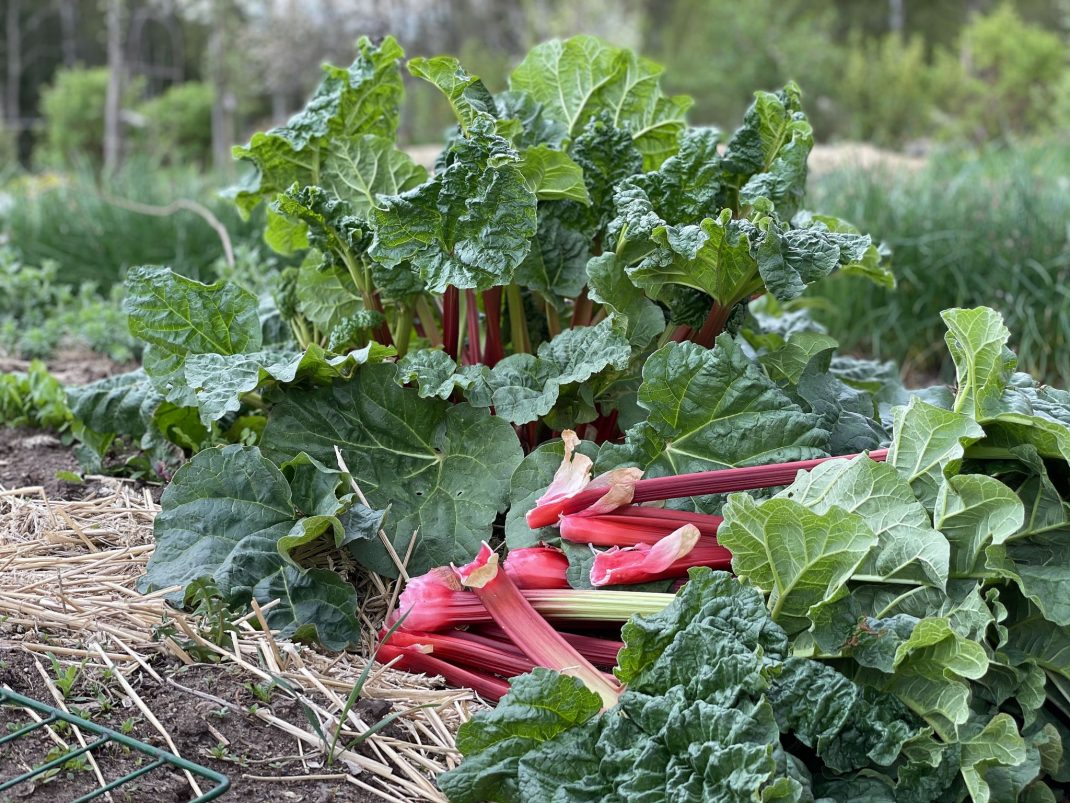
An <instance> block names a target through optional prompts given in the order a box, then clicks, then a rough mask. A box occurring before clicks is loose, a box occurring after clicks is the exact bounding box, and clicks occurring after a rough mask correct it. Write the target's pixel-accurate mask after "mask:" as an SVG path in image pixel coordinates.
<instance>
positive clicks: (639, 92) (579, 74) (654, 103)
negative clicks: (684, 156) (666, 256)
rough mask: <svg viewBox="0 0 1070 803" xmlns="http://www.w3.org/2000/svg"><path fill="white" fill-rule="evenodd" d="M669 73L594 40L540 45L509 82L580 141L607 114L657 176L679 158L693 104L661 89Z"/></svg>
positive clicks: (583, 39) (528, 55) (515, 89)
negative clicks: (589, 124)
mask: <svg viewBox="0 0 1070 803" xmlns="http://www.w3.org/2000/svg"><path fill="white" fill-rule="evenodd" d="M662 71H663V68H662V67H661V66H660V65H657V64H655V63H654V62H652V61H649V60H648V59H644V58H640V57H639V56H636V55H635V54H634V53H632V52H631V51H628V50H624V49H621V48H617V47H614V46H613V45H610V44H608V43H607V42H604V41H602V40H601V39H598V38H597V37H594V36H586V35H581V36H574V37H572V38H570V39H566V40H564V41H561V40H558V39H554V40H551V41H549V42H544V43H543V44H540V45H536V46H535V47H534V48H532V49H531V50H530V51H528V54H527V56H525V58H524V60H523V61H522V62H521V63H520V65H519V66H517V68H516V69H515V70H513V73H512V75H510V76H509V88H510V89H512V90H514V91H522V92H525V93H526V94H528V95H529V96H530V97H532V98H533V99H534V100H535V101H537V102H538V103H540V104H542V106H543V108H544V110H545V113H546V115H547V116H548V117H550V118H551V119H553V120H557V121H559V122H561V123H562V124H563V125H565V126H566V128H567V130H568V134H569V136H573V137H574V136H576V135H577V134H579V132H580V131H581V130H582V129H583V126H584V125H585V124H586V123H587V121H588V120H590V119H591V118H592V117H594V116H596V115H599V114H601V113H606V114H608V116H609V119H611V120H612V123H613V125H614V126H615V127H617V128H623V129H627V130H628V131H630V132H631V135H632V138H633V139H634V140H635V144H636V146H637V147H638V148H639V150H640V151H641V152H642V153H643V168H644V170H654V169H656V168H657V167H658V166H659V165H660V164H661V163H662V162H664V161H665V159H666V158H668V157H669V156H671V155H672V154H673V153H675V152H676V148H677V141H678V139H679V136H680V133H681V132H682V131H683V129H684V126H685V123H684V116H685V114H686V112H687V110H688V108H690V106H691V103H692V101H691V99H690V98H687V97H683V96H675V97H668V96H666V95H664V94H663V93H662V91H661V88H660V87H659V86H658V79H659V78H660V76H661V73H662Z"/></svg>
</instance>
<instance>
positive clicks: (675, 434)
mask: <svg viewBox="0 0 1070 803" xmlns="http://www.w3.org/2000/svg"><path fill="white" fill-rule="evenodd" d="M639 405H640V406H641V407H643V408H644V409H645V410H647V411H648V414H647V419H646V420H645V421H643V422H642V423H640V424H638V425H636V426H634V427H632V428H631V429H629V430H628V432H627V433H626V438H625V442H624V443H623V444H610V443H607V444H605V445H603V446H602V449H601V452H600V453H599V457H598V468H597V470H598V471H604V470H606V469H608V468H614V467H617V466H622V465H629V464H630V465H637V466H639V467H640V468H641V469H643V471H644V473H645V474H646V476H649V477H663V476H668V475H672V474H685V473H688V472H692V471H707V470H712V469H719V468H732V467H734V466H754V465H761V464H763V463H776V462H785V461H789V460H807V459H809V458H813V457H824V456H825V454H826V452H825V451H824V449H825V447H826V445H827V443H828V432H827V431H825V430H823V429H821V428H820V426H819V424H818V417H817V416H814V415H811V414H808V413H804V412H802V410H800V409H799V407H798V406H797V405H795V404H793V403H792V402H791V401H790V400H789V399H788V398H787V396H785V395H784V393H783V391H781V390H780V389H779V388H778V387H777V386H776V385H775V384H774V383H773V382H772V380H770V379H769V377H768V376H766V374H765V372H764V371H762V369H761V368H760V367H758V366H757V365H756V364H755V363H753V362H752V361H751V360H750V359H748V358H747V356H746V354H744V353H743V350H742V349H741V348H740V346H739V345H738V344H737V343H736V341H735V340H733V339H732V337H731V336H729V335H727V334H725V335H721V336H720V337H719V338H717V343H716V345H715V347H714V348H712V349H705V348H702V347H701V346H697V345H695V344H694V343H670V344H669V345H667V346H665V347H663V348H661V349H659V350H658V351H656V352H654V354H652V355H651V356H650V358H649V359H648V360H647V361H646V364H645V365H644V366H643V384H642V385H641V386H640V388H639Z"/></svg>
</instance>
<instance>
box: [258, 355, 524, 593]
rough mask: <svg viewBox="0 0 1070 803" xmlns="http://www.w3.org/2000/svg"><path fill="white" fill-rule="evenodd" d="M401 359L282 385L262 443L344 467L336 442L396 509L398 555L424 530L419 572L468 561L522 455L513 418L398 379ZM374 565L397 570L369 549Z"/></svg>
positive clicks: (378, 497)
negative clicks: (319, 382) (324, 382)
mask: <svg viewBox="0 0 1070 803" xmlns="http://www.w3.org/2000/svg"><path fill="white" fill-rule="evenodd" d="M396 372H397V368H396V366H394V365H390V364H382V365H369V366H365V367H363V368H362V369H361V370H360V371H358V372H357V374H356V375H355V376H354V378H353V379H351V380H350V381H348V382H343V383H336V384H334V385H331V386H329V387H322V388H313V389H309V390H300V389H293V388H285V389H282V390H281V391H280V393H279V400H278V402H277V403H276V404H275V406H274V408H273V409H272V411H271V414H270V416H269V418H268V425H267V428H266V429H265V430H264V436H263V441H262V446H263V449H264V451H265V453H266V454H268V455H269V456H271V457H275V458H277V459H278V460H280V461H281V460H285V459H288V458H290V457H293V456H294V455H295V454H297V453H298V452H302V451H304V452H308V454H309V455H311V456H312V457H314V458H316V459H317V460H319V461H320V462H321V463H323V464H325V465H335V464H337V459H336V457H335V454H334V449H335V446H337V447H338V448H339V449H340V450H341V453H342V456H343V458H344V459H345V462H346V464H347V466H348V467H349V470H350V472H351V473H352V475H353V478H354V479H355V480H356V482H357V484H358V485H359V486H360V488H361V490H362V491H363V492H364V494H365V496H366V497H367V499H368V500H369V502H370V503H371V505H372V506H373V507H376V508H386V507H388V506H389V507H390V515H389V516H388V517H387V519H386V527H385V529H386V533H387V535H388V536H389V537H390V539H391V541H392V542H393V543H394V545H395V548H396V549H397V550H398V552H399V554H404V553H405V551H406V549H407V547H408V544H409V539H410V538H412V537H413V533H414V532H415V531H417V530H418V531H419V533H418V535H417V536H416V542H415V546H414V548H413V553H412V559H411V561H410V562H409V565H408V568H409V571H410V572H411V573H414V574H416V573H419V572H422V571H426V570H427V569H429V568H431V567H432V566H442V565H444V564H447V563H449V562H450V561H456V562H461V561H464V560H467V559H469V558H470V557H471V556H472V555H473V554H474V553H475V551H476V549H477V548H478V547H479V544H480V542H481V541H482V540H483V539H486V538H488V537H489V536H490V528H491V525H492V524H493V523H494V519H495V517H496V516H497V514H498V511H499V510H501V509H502V508H503V507H504V506H505V502H506V500H507V498H508V492H509V477H510V475H511V474H512V472H513V469H515V468H516V466H517V464H518V463H519V462H520V460H521V457H522V454H521V450H520V444H519V442H518V440H517V437H516V433H514V432H513V430H512V427H510V426H509V424H508V423H507V422H506V421H505V420H503V419H501V418H499V417H497V416H491V415H490V414H489V413H487V412H485V411H483V410H476V409H474V408H472V407H469V406H468V405H465V404H459V405H450V404H448V403H447V402H444V401H441V400H439V399H422V398H420V396H419V394H418V393H417V392H416V391H415V390H411V389H405V388H401V387H400V386H399V385H398V384H397V383H396V381H395V376H396ZM358 557H359V559H360V560H362V562H365V563H367V564H368V565H369V566H370V567H371V568H373V569H374V570H375V571H377V572H380V573H384V574H393V573H395V572H396V569H395V568H394V567H393V566H392V564H391V563H390V561H389V559H388V558H387V557H386V555H385V554H384V553H382V552H381V551H373V549H372V547H371V546H369V547H368V549H367V550H365V551H364V552H363V553H361V555H360V556H358Z"/></svg>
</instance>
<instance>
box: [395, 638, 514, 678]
mask: <svg viewBox="0 0 1070 803" xmlns="http://www.w3.org/2000/svg"><path fill="white" fill-rule="evenodd" d="M384 643H385V644H389V645H390V646H392V647H398V648H405V647H416V648H417V649H419V650H420V651H421V652H423V653H424V654H426V655H433V656H435V657H436V658H441V659H442V660H443V661H448V662H449V663H451V664H460V665H461V666H467V667H472V668H475V669H478V670H480V671H482V672H490V673H493V674H495V675H504V676H505V677H509V678H511V677H514V676H516V675H523V674H524V673H525V672H530V671H531V670H532V669H534V668H535V664H533V663H532V662H531V659H530V658H527V657H526V656H524V654H523V653H521V652H519V651H514V650H508V649H503V648H502V645H503V644H505V642H495V641H494V640H493V639H490V638H486V637H485V636H478V635H475V634H470V633H466V632H464V631H463V630H451V631H449V632H446V633H410V632H408V631H405V630H397V631H395V632H394V634H393V635H391V636H390V638H389V639H387V640H386V641H385V642H384Z"/></svg>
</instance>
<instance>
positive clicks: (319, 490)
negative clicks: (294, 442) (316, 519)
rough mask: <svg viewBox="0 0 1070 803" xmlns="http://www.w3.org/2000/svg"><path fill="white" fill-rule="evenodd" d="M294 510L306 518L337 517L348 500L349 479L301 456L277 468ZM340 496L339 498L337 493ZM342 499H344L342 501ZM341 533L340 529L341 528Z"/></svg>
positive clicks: (343, 474)
mask: <svg viewBox="0 0 1070 803" xmlns="http://www.w3.org/2000/svg"><path fill="white" fill-rule="evenodd" d="M279 469H280V470H281V471H282V474H283V476H284V477H286V481H287V482H288V483H289V484H290V493H291V500H292V501H293V504H294V506H295V507H296V508H297V510H299V511H300V512H301V513H304V514H305V515H306V516H341V515H343V514H344V513H345V510H346V508H347V507H348V506H349V502H350V500H351V499H352V490H351V489H350V487H349V477H348V476H347V475H346V474H345V472H343V471H340V470H339V469H337V468H330V467H328V466H325V465H323V463H321V462H320V461H319V460H316V459H315V458H313V457H309V456H308V455H307V454H305V453H304V452H301V453H300V454H299V455H297V456H295V457H294V458H293V459H292V460H287V461H286V462H285V463H283V464H282V465H280V466H279ZM340 491H343V492H344V493H342V494H340V493H339V492H340ZM343 497H344V498H343ZM343 529H344V525H343Z"/></svg>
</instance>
